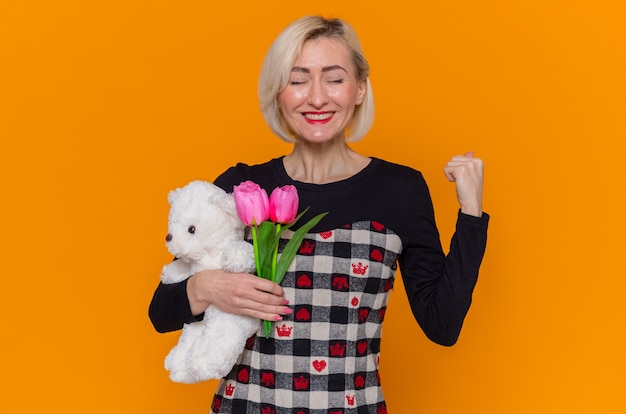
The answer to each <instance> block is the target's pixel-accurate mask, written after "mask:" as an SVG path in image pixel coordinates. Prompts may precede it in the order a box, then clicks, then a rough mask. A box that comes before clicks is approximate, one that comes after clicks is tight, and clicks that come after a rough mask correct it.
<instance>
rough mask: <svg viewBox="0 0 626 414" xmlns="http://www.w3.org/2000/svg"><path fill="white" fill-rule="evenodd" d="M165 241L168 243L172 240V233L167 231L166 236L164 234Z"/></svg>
mask: <svg viewBox="0 0 626 414" xmlns="http://www.w3.org/2000/svg"><path fill="white" fill-rule="evenodd" d="M165 241H166V242H168V243H169V242H171V241H172V233H167V236H165Z"/></svg>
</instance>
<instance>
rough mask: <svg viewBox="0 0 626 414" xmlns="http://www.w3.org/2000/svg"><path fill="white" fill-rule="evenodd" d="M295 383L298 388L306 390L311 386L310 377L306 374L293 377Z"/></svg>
mask: <svg viewBox="0 0 626 414" xmlns="http://www.w3.org/2000/svg"><path fill="white" fill-rule="evenodd" d="M293 384H294V385H295V387H296V389H297V390H306V389H307V388H309V379H308V378H306V377H305V376H304V375H300V376H299V377H297V378H294V379H293Z"/></svg>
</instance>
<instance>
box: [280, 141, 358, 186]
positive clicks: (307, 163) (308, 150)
mask: <svg viewBox="0 0 626 414" xmlns="http://www.w3.org/2000/svg"><path fill="white" fill-rule="evenodd" d="M369 162H370V159H369V158H367V157H364V156H363V155H361V154H358V153H356V152H355V151H353V150H352V149H351V148H350V147H349V146H348V145H347V144H346V143H345V142H342V143H341V145H337V144H332V143H326V144H321V145H320V144H316V145H310V144H308V143H306V142H296V143H295V144H294V147H293V151H292V152H291V154H289V155H287V156H285V158H284V166H285V170H286V171H287V174H288V175H289V176H290V177H291V178H292V179H293V180H296V181H302V182H305V183H312V184H327V183H331V182H336V181H340V180H344V179H346V178H350V177H352V176H353V175H355V174H356V173H358V172H359V171H361V170H362V169H363V168H365V167H366V166H367V165H368V164H369Z"/></svg>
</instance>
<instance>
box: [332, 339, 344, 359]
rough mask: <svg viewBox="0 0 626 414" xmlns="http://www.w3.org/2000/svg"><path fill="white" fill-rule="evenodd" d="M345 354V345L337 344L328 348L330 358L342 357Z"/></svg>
mask: <svg viewBox="0 0 626 414" xmlns="http://www.w3.org/2000/svg"><path fill="white" fill-rule="evenodd" d="M345 354H346V345H345V344H340V343H339V342H337V343H336V344H335V345H331V346H330V356H334V357H342V356H344V355H345Z"/></svg>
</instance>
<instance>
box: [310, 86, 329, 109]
mask: <svg viewBox="0 0 626 414" xmlns="http://www.w3.org/2000/svg"><path fill="white" fill-rule="evenodd" d="M308 98H309V99H308V100H309V104H310V105H311V106H313V107H315V108H321V107H323V106H324V105H326V104H327V103H328V91H326V88H324V85H323V84H322V82H321V81H315V82H312V84H311V87H310V88H309V96H308Z"/></svg>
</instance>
